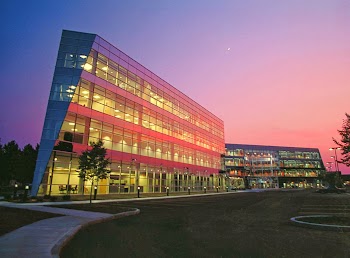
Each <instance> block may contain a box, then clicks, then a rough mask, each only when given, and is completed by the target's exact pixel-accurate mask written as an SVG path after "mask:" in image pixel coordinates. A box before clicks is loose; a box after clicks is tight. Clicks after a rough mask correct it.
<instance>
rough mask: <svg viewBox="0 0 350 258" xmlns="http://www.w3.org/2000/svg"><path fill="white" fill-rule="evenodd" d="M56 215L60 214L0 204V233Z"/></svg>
mask: <svg viewBox="0 0 350 258" xmlns="http://www.w3.org/2000/svg"><path fill="white" fill-rule="evenodd" d="M57 216H61V215H58V214H52V213H46V212H40V211H31V210H25V209H16V208H8V207H3V206H0V235H4V234H6V233H8V232H11V231H13V230H15V229H17V228H20V227H23V226H25V225H28V224H31V223H34V222H36V221H39V220H42V219H48V218H53V217H57Z"/></svg>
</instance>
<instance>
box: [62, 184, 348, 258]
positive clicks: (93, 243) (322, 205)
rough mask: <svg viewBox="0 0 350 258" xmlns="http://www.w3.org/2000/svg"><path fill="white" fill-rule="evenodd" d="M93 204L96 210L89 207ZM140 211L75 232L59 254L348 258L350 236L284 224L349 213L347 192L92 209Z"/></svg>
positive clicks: (242, 195)
mask: <svg viewBox="0 0 350 258" xmlns="http://www.w3.org/2000/svg"><path fill="white" fill-rule="evenodd" d="M96 207H97V206H96ZM120 207H137V208H139V209H140V210H141V213H140V214H139V215H137V216H133V217H126V218H122V219H118V220H113V221H109V222H105V223H101V224H96V225H92V226H90V227H88V228H86V229H84V230H82V231H81V232H79V233H78V234H77V235H76V236H75V237H74V238H73V239H72V241H71V242H70V243H69V244H68V245H67V246H66V247H65V248H64V249H63V252H62V253H61V255H62V257H102V256H103V257H349V254H350V233H349V232H347V233H346V232H330V231H322V230H315V229H307V228H301V227H296V226H295V225H293V224H291V223H290V221H289V219H290V218H291V217H294V216H298V215H310V214H330V213H331V214H342V215H346V216H349V214H350V195H349V194H325V195H324V194H317V193H314V192H313V191H310V190H309V191H305V190H302V191H299V190H292V191H267V192H255V193H248V192H243V193H232V194H225V195H217V196H203V197H193V198H180V199H165V200H151V201H142V202H140V201H136V202H135V201H134V202H127V203H105V204H103V205H101V204H99V206H98V209H97V210H98V211H101V212H110V213H113V211H114V210H117V209H119V210H120Z"/></svg>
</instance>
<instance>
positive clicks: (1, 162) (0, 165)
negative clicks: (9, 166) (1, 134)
mask: <svg viewBox="0 0 350 258" xmlns="http://www.w3.org/2000/svg"><path fill="white" fill-rule="evenodd" d="M5 181H7V179H6V171H5V159H4V146H3V145H2V144H1V143H0V185H5Z"/></svg>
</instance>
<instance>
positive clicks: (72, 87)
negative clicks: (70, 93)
mask: <svg viewBox="0 0 350 258" xmlns="http://www.w3.org/2000/svg"><path fill="white" fill-rule="evenodd" d="M76 87H77V86H74V85H71V86H69V88H70V89H72V90H75V88H76Z"/></svg>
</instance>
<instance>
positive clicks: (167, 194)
mask: <svg viewBox="0 0 350 258" xmlns="http://www.w3.org/2000/svg"><path fill="white" fill-rule="evenodd" d="M166 196H169V186H167V187H166Z"/></svg>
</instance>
